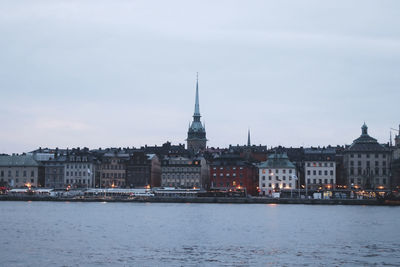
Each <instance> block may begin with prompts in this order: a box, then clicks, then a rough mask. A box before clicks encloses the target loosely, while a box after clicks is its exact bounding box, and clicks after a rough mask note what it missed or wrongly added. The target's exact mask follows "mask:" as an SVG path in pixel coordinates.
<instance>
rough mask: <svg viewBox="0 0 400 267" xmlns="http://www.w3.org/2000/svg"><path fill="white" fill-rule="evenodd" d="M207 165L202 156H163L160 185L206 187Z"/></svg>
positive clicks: (207, 180)
mask: <svg viewBox="0 0 400 267" xmlns="http://www.w3.org/2000/svg"><path fill="white" fill-rule="evenodd" d="M208 185H209V167H208V164H207V162H206V160H205V158H204V157H183V156H172V157H168V156H166V157H164V159H163V160H162V163H161V186H163V187H179V188H193V187H196V188H207V187H208Z"/></svg>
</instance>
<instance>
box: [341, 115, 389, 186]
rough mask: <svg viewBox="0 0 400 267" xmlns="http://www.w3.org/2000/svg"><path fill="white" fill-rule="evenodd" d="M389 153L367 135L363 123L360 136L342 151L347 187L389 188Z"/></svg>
mask: <svg viewBox="0 0 400 267" xmlns="http://www.w3.org/2000/svg"><path fill="white" fill-rule="evenodd" d="M390 160H391V151H390V149H389V148H388V147H385V146H383V145H381V144H379V143H378V141H377V140H376V139H375V138H372V137H371V136H369V134H368V127H367V125H366V124H365V123H364V125H363V126H362V127H361V136H360V137H359V138H357V139H355V140H354V141H353V143H352V145H351V146H349V147H348V148H346V150H345V151H344V167H345V170H346V176H347V187H348V188H355V189H366V190H377V189H379V190H383V189H388V188H389V187H390V176H389V173H390V172H389V170H390V169H389V167H390Z"/></svg>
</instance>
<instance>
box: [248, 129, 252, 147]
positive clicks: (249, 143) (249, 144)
mask: <svg viewBox="0 0 400 267" xmlns="http://www.w3.org/2000/svg"><path fill="white" fill-rule="evenodd" d="M247 146H251V142H250V128H249V130H248V132H247Z"/></svg>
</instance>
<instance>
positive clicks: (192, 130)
mask: <svg viewBox="0 0 400 267" xmlns="http://www.w3.org/2000/svg"><path fill="white" fill-rule="evenodd" d="M200 118H201V115H200V104H199V80H198V79H197V81H196V99H195V105H194V114H193V122H192V124H191V125H190V126H189V130H188V135H187V139H186V141H187V149H188V150H190V151H193V152H198V151H200V150H204V149H205V148H206V146H207V138H206V129H205V127H203V125H202V123H201V121H200Z"/></svg>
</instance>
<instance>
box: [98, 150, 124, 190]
mask: <svg viewBox="0 0 400 267" xmlns="http://www.w3.org/2000/svg"><path fill="white" fill-rule="evenodd" d="M128 159H129V154H127V153H125V151H116V150H114V151H110V152H106V153H105V154H103V155H102V156H101V159H100V164H99V167H98V175H99V177H100V187H103V188H104V187H123V188H124V187H125V186H126V161H127V160H128Z"/></svg>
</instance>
